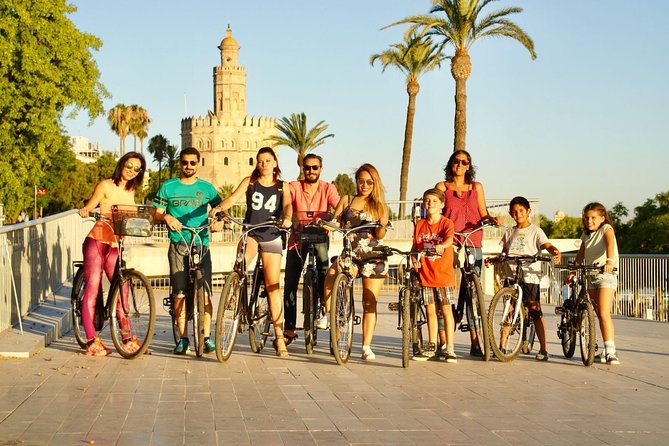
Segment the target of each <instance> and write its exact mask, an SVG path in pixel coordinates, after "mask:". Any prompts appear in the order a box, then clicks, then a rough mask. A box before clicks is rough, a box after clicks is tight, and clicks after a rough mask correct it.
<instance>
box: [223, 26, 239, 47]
mask: <svg viewBox="0 0 669 446" xmlns="http://www.w3.org/2000/svg"><path fill="white" fill-rule="evenodd" d="M223 48H230V49H239V44H238V43H237V41H236V40H235V39H234V37H232V30H231V29H230V25H228V29H226V30H225V38H224V39H223V40H221V45H220V46H219V47H218V49H220V50H223Z"/></svg>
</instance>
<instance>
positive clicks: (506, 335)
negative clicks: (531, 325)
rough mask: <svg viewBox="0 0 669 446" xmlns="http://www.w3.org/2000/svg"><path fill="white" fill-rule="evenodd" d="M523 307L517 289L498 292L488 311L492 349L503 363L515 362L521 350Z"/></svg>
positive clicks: (511, 288) (503, 289) (510, 288)
mask: <svg viewBox="0 0 669 446" xmlns="http://www.w3.org/2000/svg"><path fill="white" fill-rule="evenodd" d="M523 310H524V308H523V305H522V304H521V303H520V302H518V294H517V291H516V289H515V288H513V287H505V288H502V289H501V290H499V291H497V293H495V295H494V296H493V298H492V300H491V301H490V308H489V309H488V331H489V333H490V347H491V350H492V352H493V353H494V355H495V356H496V357H497V359H499V360H500V361H502V362H508V361H511V360H513V359H514V358H515V357H516V356H517V355H518V352H519V351H520V349H521V345H522V335H523V323H524V315H523Z"/></svg>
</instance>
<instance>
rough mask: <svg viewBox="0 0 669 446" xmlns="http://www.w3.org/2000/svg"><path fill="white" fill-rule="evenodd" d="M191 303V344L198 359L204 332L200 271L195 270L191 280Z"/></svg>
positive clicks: (200, 354) (202, 279) (203, 302)
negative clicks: (192, 307) (193, 345)
mask: <svg viewBox="0 0 669 446" xmlns="http://www.w3.org/2000/svg"><path fill="white" fill-rule="evenodd" d="M193 303H194V308H195V310H196V311H195V312H194V313H195V314H194V315H193V343H194V344H195V354H196V355H197V356H198V357H200V356H202V355H203V354H204V330H205V326H204V325H205V317H206V310H205V297H204V277H203V276H202V270H201V269H196V270H195V278H194V280H193Z"/></svg>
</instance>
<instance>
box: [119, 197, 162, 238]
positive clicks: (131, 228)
mask: <svg viewBox="0 0 669 446" xmlns="http://www.w3.org/2000/svg"><path fill="white" fill-rule="evenodd" d="M155 218H156V208H155V207H154V206H148V205H143V204H140V205H134V204H115V205H113V206H112V221H113V222H114V234H116V235H129V236H133V237H148V236H150V235H151V229H152V228H153V222H154V221H155Z"/></svg>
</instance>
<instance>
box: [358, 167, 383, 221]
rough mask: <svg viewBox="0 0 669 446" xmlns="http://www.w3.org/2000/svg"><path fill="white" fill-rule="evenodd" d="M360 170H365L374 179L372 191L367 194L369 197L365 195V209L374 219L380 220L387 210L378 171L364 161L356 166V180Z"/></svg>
mask: <svg viewBox="0 0 669 446" xmlns="http://www.w3.org/2000/svg"><path fill="white" fill-rule="evenodd" d="M362 172H367V173H368V174H369V176H370V177H372V180H373V181H374V185H373V186H372V193H371V194H369V197H367V210H368V211H369V213H370V214H371V215H372V217H374V218H375V219H376V220H380V219H381V218H382V217H385V216H386V215H387V211H386V200H385V197H384V189H383V183H381V177H380V176H379V171H378V170H376V167H374V166H372V165H371V164H369V163H365V164H363V165H362V166H360V167H358V170H356V171H355V180H356V181H358V178H359V177H360V174H361V173H362ZM356 192H357V188H356Z"/></svg>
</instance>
